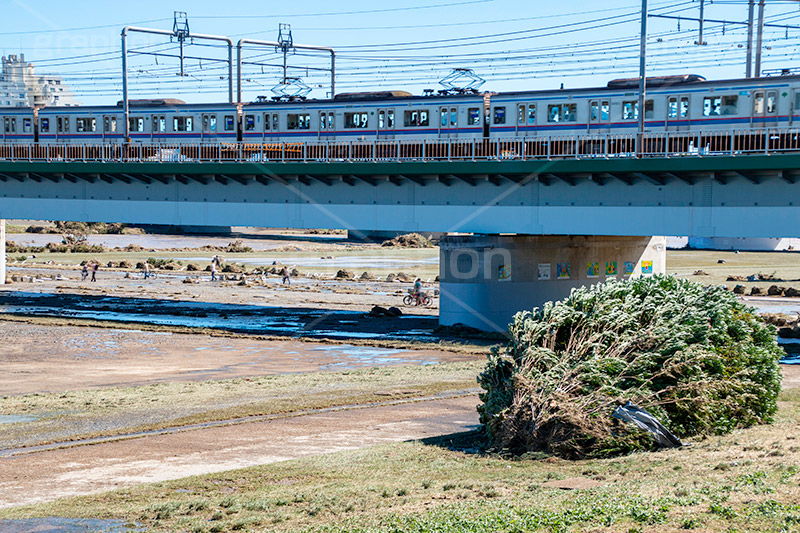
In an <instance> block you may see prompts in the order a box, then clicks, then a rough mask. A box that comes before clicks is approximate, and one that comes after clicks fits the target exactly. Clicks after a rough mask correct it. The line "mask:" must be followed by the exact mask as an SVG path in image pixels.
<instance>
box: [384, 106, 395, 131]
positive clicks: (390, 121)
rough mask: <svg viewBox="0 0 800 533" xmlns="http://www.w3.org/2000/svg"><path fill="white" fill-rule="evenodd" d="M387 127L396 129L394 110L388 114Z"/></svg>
mask: <svg viewBox="0 0 800 533" xmlns="http://www.w3.org/2000/svg"><path fill="white" fill-rule="evenodd" d="M386 127H387V128H394V111H392V110H389V111H387V112H386Z"/></svg>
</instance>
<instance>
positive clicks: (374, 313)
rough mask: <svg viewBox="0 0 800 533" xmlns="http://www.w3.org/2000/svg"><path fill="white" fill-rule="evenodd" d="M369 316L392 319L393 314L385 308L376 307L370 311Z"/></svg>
mask: <svg viewBox="0 0 800 533" xmlns="http://www.w3.org/2000/svg"><path fill="white" fill-rule="evenodd" d="M369 316H389V317H394V316H395V315H394V314H393V313H390V312H389V310H388V309H386V308H385V307H381V306H380V305H376V306H374V307H373V308H372V309H371V310H370V312H369Z"/></svg>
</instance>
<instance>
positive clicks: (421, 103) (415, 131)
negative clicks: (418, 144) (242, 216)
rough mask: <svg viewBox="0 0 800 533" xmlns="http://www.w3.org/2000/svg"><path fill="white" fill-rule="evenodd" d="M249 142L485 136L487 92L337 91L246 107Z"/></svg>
mask: <svg viewBox="0 0 800 533" xmlns="http://www.w3.org/2000/svg"><path fill="white" fill-rule="evenodd" d="M241 113H242V122H241V127H242V140H243V141H245V142H303V141H306V142H313V141H334V140H336V141H351V140H352V141H356V140H360V141H373V140H392V139H440V138H462V139H472V138H481V137H483V135H484V114H485V102H484V96H483V95H480V94H477V95H475V94H471V95H447V96H412V95H411V94H410V93H407V92H404V91H383V92H374V93H345V94H338V95H336V97H335V98H333V99H331V100H305V101H294V102H291V101H290V102H261V103H251V104H245V105H244V106H242V110H241Z"/></svg>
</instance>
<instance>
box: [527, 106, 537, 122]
mask: <svg viewBox="0 0 800 533" xmlns="http://www.w3.org/2000/svg"><path fill="white" fill-rule="evenodd" d="M528 124H536V104H530V105H528Z"/></svg>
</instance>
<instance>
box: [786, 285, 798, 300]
mask: <svg viewBox="0 0 800 533" xmlns="http://www.w3.org/2000/svg"><path fill="white" fill-rule="evenodd" d="M783 295H784V296H788V297H790V298H797V297H798V296H800V290H798V289H795V288H794V287H789V288H788V289H786V292H785V293H783Z"/></svg>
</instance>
